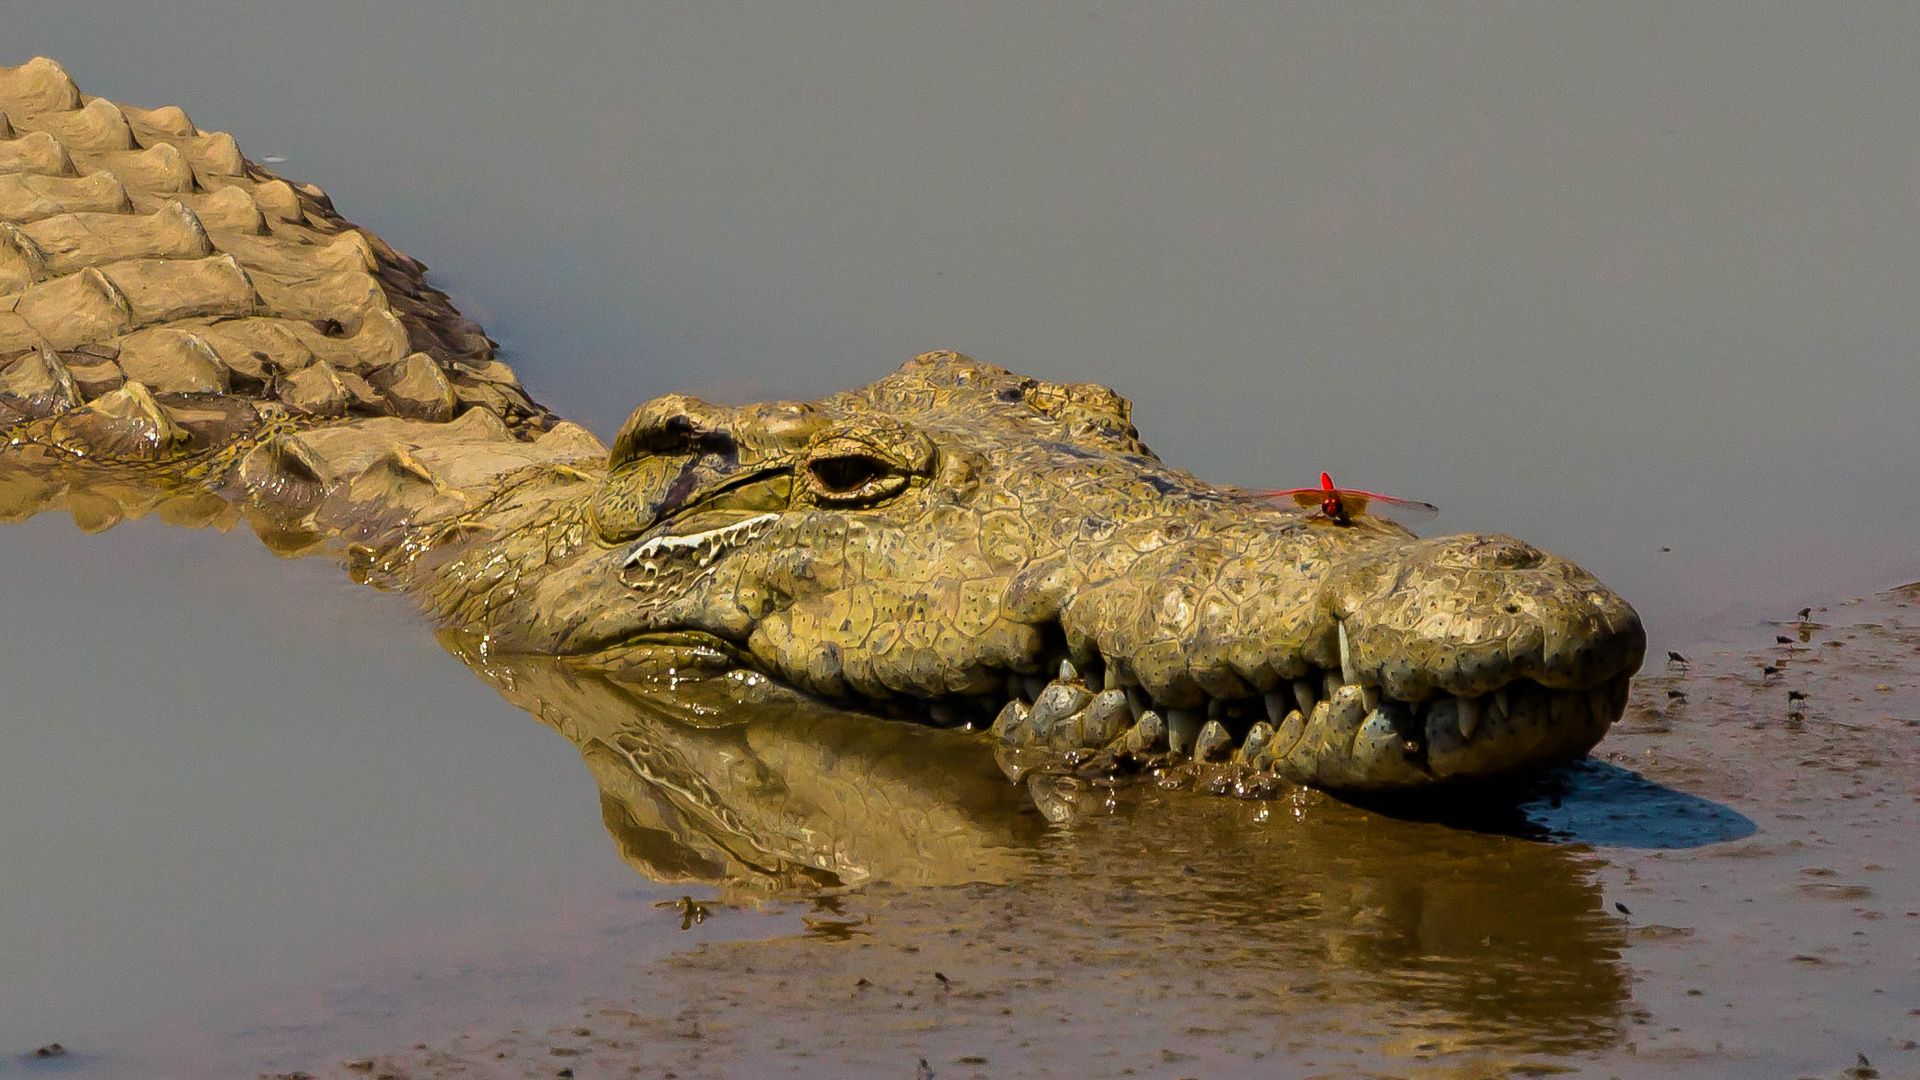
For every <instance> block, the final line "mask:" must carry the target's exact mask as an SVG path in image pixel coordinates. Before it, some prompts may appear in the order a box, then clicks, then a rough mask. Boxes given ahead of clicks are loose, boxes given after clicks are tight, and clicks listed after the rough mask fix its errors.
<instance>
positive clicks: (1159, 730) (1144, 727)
mask: <svg viewBox="0 0 1920 1080" xmlns="http://www.w3.org/2000/svg"><path fill="white" fill-rule="evenodd" d="M1166 745H1167V722H1166V721H1165V720H1162V719H1160V714H1159V713H1157V712H1154V711H1153V710H1152V709H1148V710H1147V711H1146V712H1143V713H1141V714H1140V719H1139V720H1138V721H1136V722H1135V723H1134V725H1133V727H1131V728H1129V729H1128V730H1127V734H1126V746H1127V749H1128V750H1129V751H1131V752H1133V753H1136V754H1151V753H1154V752H1156V751H1159V750H1163V749H1165V748H1166Z"/></svg>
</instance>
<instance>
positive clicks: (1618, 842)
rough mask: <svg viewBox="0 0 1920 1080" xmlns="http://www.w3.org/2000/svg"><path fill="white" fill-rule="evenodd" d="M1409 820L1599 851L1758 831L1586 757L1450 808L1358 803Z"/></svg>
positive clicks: (1720, 807) (1429, 802) (1726, 812)
mask: <svg viewBox="0 0 1920 1080" xmlns="http://www.w3.org/2000/svg"><path fill="white" fill-rule="evenodd" d="M1352 801H1353V802H1354V803H1355V805H1359V806H1364V807H1366V808H1368V809H1371V810H1373V811H1375V812H1377V813H1380V814H1384V815H1386V816H1388V817H1393V818H1397V819H1400V820H1403V821H1425V822H1433V823H1436V824H1443V825H1448V826H1452V827H1454V828H1459V829H1468V830H1472V831H1475V832H1484V833H1493V834H1498V835H1503V836H1513V837H1518V838H1523V839H1529V840H1537V841H1557V842H1562V843H1579V844H1591V845H1593V846H1595V847H1611V848H1633V849H1641V850H1663V851H1672V850H1680V849H1685V848H1698V847H1705V846H1707V845H1709V844H1721V843H1726V842H1728V841H1731V840H1741V839H1745V838H1746V837H1749V836H1752V835H1753V834H1754V833H1756V832H1758V831H1759V826H1757V825H1755V824H1754V823H1753V821H1752V819H1750V818H1748V817H1747V816H1746V815H1745V814H1742V813H1740V812H1739V811H1738V810H1735V809H1734V808H1733V807H1731V806H1728V805H1726V804H1725V803H1719V802H1714V801H1713V800H1712V799H1704V798H1701V797H1700V796H1698V795H1693V794H1690V793H1688V792H1685V791H1681V790H1679V789H1677V788H1672V787H1668V786H1667V785H1665V784H1662V783H1660V782H1658V781H1656V780H1651V779H1648V778H1647V777H1645V776H1642V775H1641V774H1639V773H1637V772H1634V771H1633V770H1631V769H1623V768H1621V767H1619V766H1618V765H1613V764H1610V763H1608V762H1604V761H1596V760H1594V759H1592V758H1586V759H1583V760H1580V761H1576V762H1572V763H1570V764H1567V765H1562V766H1560V767H1559V768H1556V769H1553V770H1551V771H1548V772H1546V773H1543V774H1541V775H1539V776H1536V777H1529V778H1527V779H1525V780H1521V781H1517V782H1515V783H1511V784H1504V785H1487V786H1483V787H1478V788H1473V789H1466V790H1462V791H1460V792H1459V793H1458V797H1457V798H1454V799H1449V800H1445V801H1440V800H1435V799H1433V798H1431V797H1430V796H1422V797H1420V798H1404V799H1394V798H1376V799H1354V800H1352Z"/></svg>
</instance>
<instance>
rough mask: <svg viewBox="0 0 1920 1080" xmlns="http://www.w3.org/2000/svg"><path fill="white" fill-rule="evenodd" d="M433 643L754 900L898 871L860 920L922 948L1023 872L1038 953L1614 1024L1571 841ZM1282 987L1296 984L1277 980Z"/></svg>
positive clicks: (1417, 1040)
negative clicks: (1263, 797) (1255, 793)
mask: <svg viewBox="0 0 1920 1080" xmlns="http://www.w3.org/2000/svg"><path fill="white" fill-rule="evenodd" d="M441 640H442V642H443V644H445V645H446V646H447V647H448V648H449V650H450V651H452V652H453V653H454V654H455V655H457V656H459V657H460V658H461V659H462V660H463V661H465V662H466V663H467V664H468V666H469V667H470V668H471V669H472V670H473V671H474V672H475V673H477V674H478V675H480V676H481V677H482V678H483V679H485V680H487V681H488V682H489V683H491V684H492V685H493V686H494V687H495V688H496V689H498V690H499V692H500V693H501V694H502V695H503V696H504V697H505V698H506V699H507V700H508V701H510V702H512V703H513V704H514V705H516V706H518V707H520V708H522V709H524V710H526V711H527V712H529V713H531V714H532V715H533V716H535V717H536V718H538V719H539V720H540V722H541V723H543V724H545V725H546V726H548V727H551V728H553V729H554V730H555V731H558V732H559V733H560V734H562V735H563V736H565V737H566V738H567V739H568V740H569V741H571V742H572V743H573V744H574V745H575V746H577V747H578V748H579V750H580V754H581V757H582V759H583V760H584V762H585V763H586V765H587V768H588V770H589V771H590V772H591V773H592V774H593V777H594V781H595V783H596V784H597V785H598V786H599V789H600V804H601V814H602V818H603V821H604V822H605V824H606V827H607V830H608V832H609V833H610V834H611V835H612V838H613V840H614V843H615V845H616V846H617V848H618V850H619V852H620V855H621V857H622V858H623V859H625V860H626V862H627V863H628V864H629V865H630V866H632V867H633V869H634V870H636V871H638V872H639V873H640V874H642V875H644V876H646V877H648V878H650V879H652V880H655V881H660V882H672V883H687V884H698V885H708V886H712V887H715V888H718V889H721V890H722V891H724V892H726V893H728V894H730V895H733V896H734V897H735V898H737V899H739V898H750V897H754V896H763V897H765V896H773V897H780V896H787V897H794V896H803V895H818V894H819V891H820V890H823V889H833V888H835V887H837V886H846V885H860V884H867V885H875V886H881V887H882V893H883V894H884V896H885V897H886V898H887V899H886V900H885V903H886V910H887V917H886V918H884V919H879V920H876V921H875V922H874V923H873V924H872V925H871V926H869V927H867V928H865V930H864V931H863V932H865V933H867V934H869V935H872V936H873V937H874V938H875V939H877V943H880V944H885V943H888V942H894V943H898V944H899V945H900V946H902V947H905V946H911V947H912V948H913V949H914V950H915V951H916V952H919V951H921V950H922V949H925V948H928V947H930V943H931V942H932V941H934V940H935V939H945V938H947V937H948V936H949V935H950V931H951V928H952V925H953V920H954V918H955V913H954V908H955V906H956V905H964V906H966V907H967V908H968V909H970V910H971V909H973V908H976V907H979V906H982V905H980V904H979V903H978V902H977V901H975V902H969V901H968V900H966V899H963V898H960V896H959V895H958V894H956V893H955V891H954V889H953V888H952V887H953V886H961V885H963V884H965V883H988V884H1008V883H1016V882H1019V883H1023V887H1021V888H1016V889H1005V890H994V891H993V892H992V893H991V894H990V895H991V897H992V898H993V899H992V901H991V907H992V908H993V910H994V911H995V912H996V918H995V919H993V920H990V921H987V922H983V923H982V924H981V925H979V926H977V927H975V928H973V929H971V930H970V931H969V935H968V940H970V941H972V942H973V943H974V944H975V945H976V946H980V947H985V946H988V945H990V944H1004V945H1005V946H1006V947H1009V948H1012V949H1014V950H1019V951H1024V950H1030V949H1033V948H1034V947H1035V944H1034V940H1033V937H1031V936H1028V937H1023V936H1022V935H1023V934H1024V935H1037V936H1038V937H1040V938H1041V939H1042V940H1045V939H1048V938H1050V937H1052V936H1053V935H1055V934H1059V935H1063V948H1064V947H1066V945H1067V944H1068V943H1071V942H1073V940H1074V939H1075V938H1076V937H1078V936H1086V935H1091V937H1090V940H1089V942H1088V945H1089V947H1099V944H1098V943H1100V942H1110V941H1113V940H1124V941H1126V942H1127V943H1128V944H1127V946H1126V947H1127V949H1129V950H1133V951H1136V952H1137V953H1138V955H1139V956H1140V957H1142V958H1150V957H1152V956H1154V955H1158V950H1160V949H1162V948H1165V949H1185V948H1190V947H1191V945H1192V943H1194V942H1196V941H1204V942H1205V943H1206V946H1207V948H1208V950H1209V951H1210V953H1211V954H1212V955H1211V958H1210V962H1209V965H1208V970H1209V971H1211V972H1213V973H1214V974H1212V975H1210V976H1209V978H1218V979H1219V980H1220V982H1221V984H1222V992H1223V993H1225V992H1228V991H1231V990H1232V989H1233V988H1235V987H1244V988H1245V989H1247V990H1249V991H1252V992H1255V993H1257V994H1259V995H1261V997H1262V998H1263V999H1267V998H1271V999H1272V1000H1273V1002H1274V1004H1275V1007H1276V1008H1285V1009H1286V1010H1288V1011H1291V1010H1293V1009H1294V1008H1295V1007H1297V1006H1304V1005H1306V1004H1307V1003H1314V1004H1325V1003H1329V1002H1348V1003H1364V1002H1374V1003H1380V1004H1382V1005H1384V1006H1386V1007H1387V1008H1388V1009H1389V1012H1390V1014H1391V1015H1392V1016H1393V1017H1395V1020H1394V1021H1393V1022H1392V1023H1391V1024H1389V1025H1387V1028H1386V1030H1379V1031H1375V1032H1373V1033H1372V1034H1374V1035H1377V1036H1379V1037H1380V1038H1381V1039H1382V1040H1384V1041H1385V1042H1386V1043H1388V1044H1390V1045H1388V1046H1383V1049H1384V1050H1387V1051H1389V1052H1395V1053H1398V1052H1411V1048H1413V1047H1416V1046H1419V1045H1433V1046H1440V1047H1446V1046H1450V1045H1454V1044H1458V1045H1460V1046H1472V1047H1480V1048H1483V1049H1484V1048H1488V1047H1504V1048H1508V1049H1524V1050H1526V1051H1528V1052H1564V1051H1567V1050H1574V1049H1579V1048H1581V1047H1585V1046H1595V1045H1601V1044H1604V1043H1606V1042H1608V1041H1610V1040H1612V1039H1613V1038H1615V1037H1616V1036H1617V1035H1618V1032H1619V1027H1620V1024H1621V1019H1620V1014H1621V1012H1622V1008H1623V1005H1622V1003H1623V1002H1624V1000H1625V998H1626V996H1627V990H1628V979H1627V975H1626V972H1625V969H1624V967H1623V965H1622V963H1621V961H1620V951H1621V948H1622V944H1623V934H1622V930H1621V928H1620V924H1619V922H1618V920H1616V919H1615V918H1614V917H1613V916H1612V914H1611V913H1610V912H1609V911H1608V910H1607V909H1606V905H1605V903H1604V900H1603V897H1602V895H1601V892H1600V888H1599V885H1598V884H1597V883H1596V882H1595V881H1594V880H1593V878H1594V870H1595V868H1596V866H1597V862H1596V861H1595V860H1594V859H1593V857H1592V856H1590V855H1587V854H1585V853H1583V852H1582V851H1580V850H1579V849H1575V848H1568V847H1564V846H1556V845H1552V844H1545V843H1540V842H1537V841H1532V840H1526V839H1520V838H1515V837H1511V836H1501V835H1488V834H1484V833H1476V832H1471V831H1467V830H1462V829H1457V828H1450V827H1448V826H1446V825H1441V824H1432V823H1423V822H1404V821H1389V820H1386V819H1384V818H1382V817H1380V816H1378V815H1376V814H1373V813H1370V812H1368V811H1366V810H1363V809H1360V808H1357V807H1354V806H1350V805H1346V804H1343V803H1340V802H1337V801H1334V800H1333V799H1331V798H1329V797H1327V796H1325V795H1321V794H1318V793H1314V792H1310V791H1307V790H1306V789H1301V790H1300V791H1299V792H1297V793H1296V794H1295V795H1293V796H1291V797H1289V798H1285V799H1281V800H1278V801H1275V802H1272V803H1248V802H1241V801H1237V800H1211V799H1209V800H1194V799H1190V798H1189V799H1181V798H1179V797H1177V796H1172V795H1169V794H1168V793H1166V792H1161V791H1157V790H1154V789H1151V788H1142V787H1137V786H1136V787H1130V788H1125V789H1121V790H1119V791H1117V792H1106V791H1103V790H1102V789H1099V788H1084V789H1080V790H1079V791H1077V792H1075V793H1074V794H1073V797H1072V798H1069V799H1062V798H1061V797H1060V793H1059V792H1057V791H1053V790H1049V789H1047V788H1046V787H1045V786H1043V785H1038V784H1036V785H1032V786H1031V787H1029V788H1025V789H1023V788H1020V787H1014V786H1010V785H1008V784H1007V783H1006V781H1005V778H1004V777H1003V775H1002V774H1001V773H1000V771H999V769H998V767H997V766H996V765H995V763H994V760H993V755H992V741H991V739H990V738H989V737H987V736H985V735H984V734H982V733H971V732H965V731H959V730H938V729H930V728H927V727H924V726H921V725H915V724H908V723H899V722H880V723H875V722H874V721H873V720H872V719H871V718H868V717H855V716H851V715H848V714H843V713H839V712H836V711H835V710H833V709H831V708H828V707H824V706H821V705H819V704H817V703H811V702H808V701H805V700H785V699H783V698H778V697H775V698H771V699H763V700H759V701H752V700H743V697H745V698H751V697H753V696H754V695H755V694H758V693H761V692H763V690H764V688H763V687H753V686H743V685H742V684H738V683H728V682H725V681H723V680H707V681H699V680H696V681H692V682H688V681H686V680H684V679H682V678H680V677H679V675H678V674H677V671H678V669H677V667H676V666H675V658H674V657H673V656H672V655H668V656H665V657H663V658H662V659H660V660H659V661H658V663H656V664H655V665H654V670H655V671H656V672H657V681H646V680H634V679H631V678H627V677H624V676H623V677H621V678H614V677H609V676H608V675H606V674H604V673H602V672H598V671H595V670H590V669H588V668H585V667H583V666H582V665H580V664H578V663H573V662H569V661H566V660H562V659H556V658H552V657H521V656H511V657H499V656H489V655H486V653H485V650H484V649H483V648H482V647H481V643H480V642H479V641H477V640H476V639H473V638H470V637H463V636H459V635H452V634H443V635H442V637H441ZM641 666H644V665H640V664H637V663H635V658H634V657H627V658H625V660H624V662H623V663H622V664H621V665H620V669H621V670H622V671H623V672H631V671H633V670H635V669H636V668H637V667H641ZM1276 816H1287V817H1291V818H1293V819H1295V820H1289V821H1280V820H1269V819H1271V818H1274V817H1276ZM1050 819H1052V820H1050ZM1263 825H1264V826H1265V827H1262V826H1263ZM902 885H908V886H942V887H943V888H932V889H925V888H920V889H905V890H902V889H899V888H895V887H897V886H902ZM848 902H850V903H854V904H856V905H857V904H860V903H863V902H868V901H867V900H863V899H861V898H858V897H856V898H851V899H850V900H849V901H848ZM1002 904H1004V905H1006V907H1005V908H1004V910H1005V911H1006V912H1007V913H1008V914H1007V916H1006V917H1005V918H1004V919H1002V918H999V917H998V913H999V912H1000V911H1002V910H1003V909H1002V907H1001V905H1002ZM1022 928H1024V929H1022ZM997 935H1006V937H1007V940H1006V941H1005V942H1003V943H1002V942H995V941H993V940H992V939H993V938H995V937H996V936H997ZM1048 947H1049V948H1051V946H1048ZM1278 987H1291V988H1292V989H1294V990H1295V991H1298V992H1300V994H1301V995H1302V997H1301V998H1300V999H1299V1000H1298V1001H1294V1000H1289V1001H1286V1002H1282V1001H1281V1000H1280V995H1277V994H1276V988H1278ZM1401 1043H1404V1045H1400V1044H1401ZM1395 1046H1398V1049H1397V1050H1396V1049H1394V1047H1395Z"/></svg>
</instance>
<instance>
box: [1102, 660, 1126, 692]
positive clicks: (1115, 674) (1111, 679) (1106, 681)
mask: <svg viewBox="0 0 1920 1080" xmlns="http://www.w3.org/2000/svg"><path fill="white" fill-rule="evenodd" d="M1126 685H1127V684H1126V682H1125V681H1123V680H1122V679H1121V678H1120V669H1119V668H1117V667H1115V666H1113V665H1112V664H1108V665H1107V670H1106V672H1105V676H1104V677H1103V678H1102V679H1101V680H1100V688H1101V689H1103V690H1124V689H1126Z"/></svg>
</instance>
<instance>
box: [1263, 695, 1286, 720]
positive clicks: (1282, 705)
mask: <svg viewBox="0 0 1920 1080" xmlns="http://www.w3.org/2000/svg"><path fill="white" fill-rule="evenodd" d="M1260 700H1261V701H1262V702H1263V703H1264V704H1265V705H1266V707H1267V722H1268V723H1272V724H1278V723H1279V722H1280V721H1281V720H1284V719H1285V718H1286V715H1287V709H1288V708H1289V707H1290V704H1291V699H1289V698H1288V697H1287V695H1286V694H1284V693H1282V692H1280V691H1278V690H1269V691H1267V692H1266V693H1264V694H1262V695H1260Z"/></svg>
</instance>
